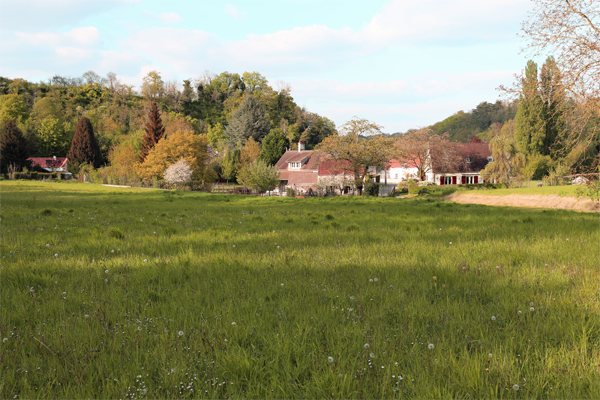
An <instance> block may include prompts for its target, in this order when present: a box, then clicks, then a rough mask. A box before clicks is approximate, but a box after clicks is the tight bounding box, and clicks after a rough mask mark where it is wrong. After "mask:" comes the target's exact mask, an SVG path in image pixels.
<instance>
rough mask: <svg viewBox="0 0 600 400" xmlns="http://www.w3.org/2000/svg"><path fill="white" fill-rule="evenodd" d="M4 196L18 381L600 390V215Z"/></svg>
mask: <svg viewBox="0 0 600 400" xmlns="http://www.w3.org/2000/svg"><path fill="white" fill-rule="evenodd" d="M0 196H1V197H0V200H1V210H0V218H1V221H0V227H1V231H0V233H1V238H0V245H1V247H0V249H1V260H2V263H1V267H0V306H1V307H0V340H1V342H0V350H1V351H0V396H2V398H11V399H12V398H129V399H132V398H196V397H201V398H223V399H224V398H227V399H229V398H233V399H235V398H360V399H363V398H388V399H389V398H402V399H404V398H419V399H425V398H450V397H452V398H455V397H456V398H507V399H510V398H549V399H567V398H571V399H582V398H598V397H600V346H599V345H600V270H599V268H598V264H599V243H600V237H599V236H600V233H599V220H598V215H597V214H588V213H576V212H569V211H562V210H528V209H518V208H493V207H486V206H478V205H460V204H454V203H450V202H446V201H443V200H438V199H433V198H429V199H427V198H425V199H422V198H415V199H404V200H401V199H394V198H361V197H343V198H342V197H338V198H308V199H294V198H268V197H249V196H233V195H207V194H200V193H190V192H169V191H160V190H144V189H127V188H112V187H102V186H98V185H92V184H80V183H67V182H60V183H43V182H25V181H3V182H2V183H1V185H0Z"/></svg>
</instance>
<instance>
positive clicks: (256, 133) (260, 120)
mask: <svg viewBox="0 0 600 400" xmlns="http://www.w3.org/2000/svg"><path fill="white" fill-rule="evenodd" d="M270 129H271V123H270V122H269V120H268V119H267V117H266V112H265V108H264V106H263V105H262V104H261V103H259V101H258V100H256V98H255V97H254V96H252V95H247V96H246V97H245V98H244V101H242V104H241V105H240V106H239V107H238V108H237V109H236V110H235V111H234V112H233V114H232V116H231V122H230V123H229V125H227V129H226V130H225V137H226V139H227V146H228V147H229V148H236V147H238V146H240V145H241V146H243V145H244V143H245V142H246V140H247V139H248V138H250V137H251V138H253V139H254V140H255V141H257V142H259V143H260V142H262V140H263V138H264V137H265V136H266V135H267V134H268V133H269V130H270Z"/></svg>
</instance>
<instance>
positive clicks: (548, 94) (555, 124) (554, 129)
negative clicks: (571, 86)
mask: <svg viewBox="0 0 600 400" xmlns="http://www.w3.org/2000/svg"><path fill="white" fill-rule="evenodd" d="M540 94H541V96H542V100H543V102H544V114H545V136H544V144H543V149H542V150H543V152H542V154H543V155H552V156H557V155H558V153H559V152H560V150H561V147H562V146H561V144H560V143H559V141H560V139H561V137H562V135H563V134H564V133H565V131H566V129H567V123H566V115H565V114H566V103H565V99H566V93H565V89H564V86H563V84H562V77H561V73H560V70H559V69H558V66H557V65H556V61H555V60H554V57H548V59H547V60H546V62H545V63H544V65H542V70H541V72H540Z"/></svg>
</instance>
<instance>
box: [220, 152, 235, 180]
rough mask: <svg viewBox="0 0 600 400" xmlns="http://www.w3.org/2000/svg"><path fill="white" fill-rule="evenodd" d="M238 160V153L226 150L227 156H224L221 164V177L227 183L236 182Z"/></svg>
mask: <svg viewBox="0 0 600 400" xmlns="http://www.w3.org/2000/svg"><path fill="white" fill-rule="evenodd" d="M236 160H237V157H236V151H233V150H230V149H225V155H224V156H223V161H222V162H221V168H222V170H221V175H222V176H223V178H225V179H227V181H230V180H234V179H235V177H236V173H235V172H236V171H235V166H236V164H237V161H236Z"/></svg>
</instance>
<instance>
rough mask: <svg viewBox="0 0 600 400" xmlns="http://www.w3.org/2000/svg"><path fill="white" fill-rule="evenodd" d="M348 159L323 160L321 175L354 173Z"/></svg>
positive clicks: (320, 165) (320, 167)
mask: <svg viewBox="0 0 600 400" xmlns="http://www.w3.org/2000/svg"><path fill="white" fill-rule="evenodd" d="M353 174H354V173H353V172H352V171H350V170H349V163H348V162H347V161H335V160H321V163H320V164H319V175H321V176H323V175H353Z"/></svg>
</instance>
